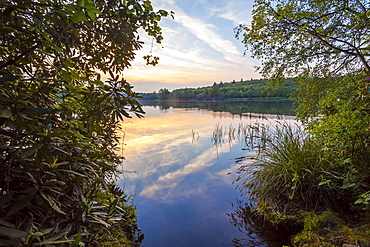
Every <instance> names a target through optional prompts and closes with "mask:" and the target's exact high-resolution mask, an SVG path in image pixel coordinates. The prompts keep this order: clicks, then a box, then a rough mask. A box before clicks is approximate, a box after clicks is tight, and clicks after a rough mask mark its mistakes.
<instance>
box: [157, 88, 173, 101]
mask: <svg viewBox="0 0 370 247" xmlns="http://www.w3.org/2000/svg"><path fill="white" fill-rule="evenodd" d="M170 94H171V93H170V91H169V90H168V89H167V88H161V89H159V91H158V99H159V100H167V99H168V98H169V97H170Z"/></svg>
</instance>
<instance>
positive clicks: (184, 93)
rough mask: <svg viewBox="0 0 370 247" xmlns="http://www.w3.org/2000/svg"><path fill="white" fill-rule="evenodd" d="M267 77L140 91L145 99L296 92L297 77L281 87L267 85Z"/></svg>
mask: <svg viewBox="0 0 370 247" xmlns="http://www.w3.org/2000/svg"><path fill="white" fill-rule="evenodd" d="M267 85H268V81H267V80H265V79H257V80H253V79H252V80H248V81H244V80H243V79H241V80H240V81H235V80H233V81H232V82H220V83H216V82H214V83H213V85H212V86H207V87H199V88H180V89H174V90H173V91H172V92H170V91H169V90H168V89H167V88H161V89H160V90H159V91H158V92H153V93H140V96H142V97H143V98H142V99H143V100H161V101H164V100H180V101H181V100H185V101H187V100H201V101H202V100H225V99H234V100H235V99H259V98H266V97H268V98H289V97H290V96H291V95H292V93H294V92H295V79H293V78H290V79H287V80H285V82H284V83H282V84H281V85H280V86H279V88H277V89H274V90H273V89H271V88H268V87H267Z"/></svg>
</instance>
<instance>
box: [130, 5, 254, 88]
mask: <svg viewBox="0 0 370 247" xmlns="http://www.w3.org/2000/svg"><path fill="white" fill-rule="evenodd" d="M152 4H153V6H154V8H155V9H156V10H158V9H164V10H167V11H173V12H175V15H174V16H175V19H172V18H171V17H168V18H164V19H163V20H162V21H161V23H160V25H161V27H162V29H163V36H164V40H163V42H162V45H159V44H156V43H155V44H154V46H153V50H152V54H153V55H155V56H158V57H160V60H159V64H158V65H157V66H155V67H153V66H148V65H146V63H145V61H144V59H143V58H142V57H143V56H144V55H148V54H150V50H151V44H152V41H151V40H152V39H151V38H150V37H148V36H146V35H145V34H144V33H140V36H141V37H142V40H143V41H144V42H145V44H144V46H143V49H142V50H140V51H138V52H137V58H136V60H135V61H134V62H133V63H132V67H131V68H130V69H128V70H126V71H125V73H124V77H125V78H126V79H127V80H128V81H129V82H130V83H131V84H133V85H134V89H135V91H137V92H153V91H158V90H159V89H160V88H168V89H170V90H173V89H176V88H184V87H200V86H208V85H212V84H213V82H220V81H223V82H225V81H232V80H234V79H235V80H240V79H241V78H243V79H250V78H260V76H259V74H258V73H256V72H255V68H254V66H256V65H258V61H256V60H253V59H251V58H250V56H249V55H246V56H243V54H244V50H245V49H244V46H243V44H242V43H241V41H240V40H237V39H236V38H235V35H234V28H235V27H237V26H238V25H239V24H248V23H250V21H251V9H252V5H253V0H231V1H227V0H194V1H192V0H152Z"/></svg>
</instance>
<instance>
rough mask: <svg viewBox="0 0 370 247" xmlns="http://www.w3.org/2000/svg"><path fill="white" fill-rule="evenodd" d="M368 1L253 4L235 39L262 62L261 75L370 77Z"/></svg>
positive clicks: (295, 0) (262, 0)
mask: <svg viewBox="0 0 370 247" xmlns="http://www.w3.org/2000/svg"><path fill="white" fill-rule="evenodd" d="M369 11H370V3H369V1H367V0H340V1H338V0H326V1H322V0H314V1H311V0H304V1H301V0H293V1H290V0H275V1H266V0H256V1H255V5H254V9H253V12H252V15H253V21H252V24H251V26H247V25H241V26H240V27H239V28H238V29H237V33H236V34H237V36H238V37H239V36H240V34H242V35H243V43H244V44H245V45H246V46H247V47H248V48H249V49H250V50H251V52H252V54H253V56H254V57H255V58H257V59H261V60H262V65H261V67H260V68H259V69H260V71H261V73H262V76H264V77H267V78H277V79H279V78H282V77H289V76H299V75H303V74H304V75H310V76H320V77H321V76H327V75H331V76H333V75H336V74H348V73H351V72H358V71H362V72H366V73H368V74H370V63H369V57H370V39H369V33H370V12H369Z"/></svg>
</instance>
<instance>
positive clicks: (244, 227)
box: [229, 200, 302, 247]
mask: <svg viewBox="0 0 370 247" xmlns="http://www.w3.org/2000/svg"><path fill="white" fill-rule="evenodd" d="M252 208H253V206H252V205H251V204H250V203H245V202H243V201H242V200H239V201H238V202H237V208H236V209H235V211H234V212H233V213H231V214H229V216H230V219H231V220H230V221H231V223H232V224H233V225H234V226H235V227H237V228H238V229H239V231H240V232H243V233H244V234H245V236H248V237H247V238H239V239H237V238H234V239H233V246H234V247H247V246H248V247H249V246H254V247H258V246H261V247H262V246H269V247H281V246H289V245H290V243H291V241H290V240H291V239H290V237H291V236H292V235H294V234H297V233H298V232H299V231H300V230H302V226H300V225H296V222H295V221H293V220H291V221H285V222H280V223H278V224H277V225H273V224H271V222H269V221H267V220H265V219H264V218H263V216H260V215H257V214H256V213H255V212H254V211H253V209H252Z"/></svg>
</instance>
